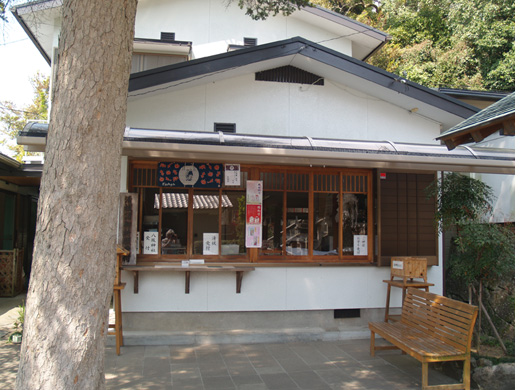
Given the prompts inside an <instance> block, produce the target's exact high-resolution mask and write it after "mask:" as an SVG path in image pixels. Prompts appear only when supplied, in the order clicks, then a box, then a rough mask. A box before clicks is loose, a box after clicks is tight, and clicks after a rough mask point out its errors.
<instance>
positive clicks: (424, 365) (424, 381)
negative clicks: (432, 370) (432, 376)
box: [422, 362, 428, 390]
mask: <svg viewBox="0 0 520 390" xmlns="http://www.w3.org/2000/svg"><path fill="white" fill-rule="evenodd" d="M427 388H428V363H427V362H422V390H426V389H427Z"/></svg>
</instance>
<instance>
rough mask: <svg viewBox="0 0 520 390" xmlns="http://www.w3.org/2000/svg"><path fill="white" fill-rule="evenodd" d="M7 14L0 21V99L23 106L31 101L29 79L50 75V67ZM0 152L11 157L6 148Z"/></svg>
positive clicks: (13, 19) (1, 148) (10, 15)
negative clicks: (4, 21)
mask: <svg viewBox="0 0 520 390" xmlns="http://www.w3.org/2000/svg"><path fill="white" fill-rule="evenodd" d="M7 16H8V22H7V23H3V22H1V21H0V102H4V101H11V102H13V103H14V104H15V106H16V107H19V108H22V107H24V106H26V105H29V104H30V103H31V101H32V97H33V89H32V86H31V83H30V79H31V78H32V77H33V76H34V75H35V74H36V73H37V72H40V73H42V74H44V75H49V74H50V66H49V65H48V64H47V62H46V61H45V60H44V59H43V56H42V55H41V54H40V52H39V51H38V50H37V49H36V46H34V44H33V43H32V41H31V40H30V39H29V38H28V36H27V35H26V34H25V32H24V31H23V29H22V28H21V26H20V25H19V24H18V22H17V21H16V19H15V18H14V17H13V16H12V14H11V12H7ZM0 137H2V135H1V134H0ZM0 152H2V153H4V154H6V155H8V156H12V152H11V151H10V150H9V149H7V148H5V147H0Z"/></svg>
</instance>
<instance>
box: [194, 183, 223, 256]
mask: <svg viewBox="0 0 520 390" xmlns="http://www.w3.org/2000/svg"><path fill="white" fill-rule="evenodd" d="M219 207H220V196H219V192H218V191H202V190H194V191H193V253H194V254H198V255H202V254H204V255H218V254H219V242H220V237H219V234H220V229H219V227H220V224H219ZM205 234H206V235H205Z"/></svg>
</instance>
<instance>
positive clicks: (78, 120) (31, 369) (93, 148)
mask: <svg viewBox="0 0 520 390" xmlns="http://www.w3.org/2000/svg"><path fill="white" fill-rule="evenodd" d="M136 7H137V0H117V1H112V2H107V1H106V0H89V1H84V0H70V1H67V0H66V1H64V4H63V6H62V12H63V14H62V17H63V18H62V29H61V34H60V48H59V66H58V77H57V79H56V80H54V83H55V84H54V96H53V97H54V99H53V104H52V111H51V120H50V126H49V132H48V135H47V148H46V152H45V165H44V171H43V176H42V182H41V187H40V200H39V205H38V221H37V232H36V238H35V247H34V259H33V269H32V275H31V281H30V285H29V292H28V297H27V309H26V317H25V325H24V332H23V342H22V351H21V357H20V368H19V373H18V378H17V383H16V387H17V389H23V390H29V389H55V390H57V389H82V390H83V389H99V388H104V383H105V377H104V355H105V348H104V347H105V341H106V332H107V322H108V309H109V303H110V297H111V294H112V284H113V280H114V271H115V258H116V256H115V254H116V231H117V228H116V226H117V205H118V193H119V183H120V171H121V147H122V138H123V131H124V128H125V121H126V99H127V93H128V80H129V74H130V62H131V51H132V41H133V36H134V34H133V32H134V23H135V13H136Z"/></svg>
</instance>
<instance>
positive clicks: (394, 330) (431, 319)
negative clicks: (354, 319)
mask: <svg viewBox="0 0 520 390" xmlns="http://www.w3.org/2000/svg"><path fill="white" fill-rule="evenodd" d="M477 310H478V309H477V307H475V306H472V305H468V304H467V303H463V302H459V301H455V300H453V299H449V298H446V297H443V296H440V295H435V294H432V293H429V292H426V291H421V290H418V289H415V288H409V289H408V290H407V293H406V298H405V301H404V304H403V312H402V316H401V321H399V322H394V323H391V322H370V323H369V324H368V327H369V329H370V332H371V335H370V354H371V355H372V356H374V354H375V350H379V349H401V350H402V351H403V352H405V353H407V354H409V355H410V356H413V357H414V358H416V359H417V360H419V361H420V362H421V363H422V389H423V390H425V389H430V390H434V389H435V390H437V389H443V390H455V389H464V390H470V358H471V337H472V334H473V327H474V326H475V321H476V318H477ZM376 334H378V335H379V336H381V337H382V338H384V339H385V340H387V341H389V342H390V343H392V344H393V345H389V346H376V345H375V335H376ZM453 360H462V361H464V368H463V374H462V380H463V382H462V383H457V384H453V385H451V384H450V385H438V386H428V363H430V362H444V361H453Z"/></svg>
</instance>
